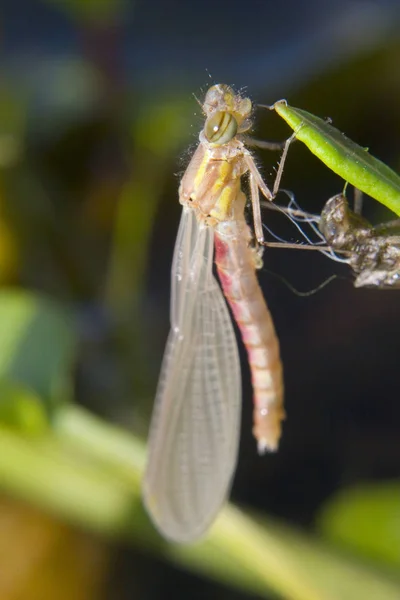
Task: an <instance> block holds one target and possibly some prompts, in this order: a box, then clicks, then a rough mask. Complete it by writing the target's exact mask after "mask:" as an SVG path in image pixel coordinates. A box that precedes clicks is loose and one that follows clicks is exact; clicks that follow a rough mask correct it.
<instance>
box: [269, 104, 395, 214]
mask: <svg viewBox="0 0 400 600" xmlns="http://www.w3.org/2000/svg"><path fill="white" fill-rule="evenodd" d="M274 108H275V110H276V112H277V113H278V114H279V115H280V116H281V117H282V118H283V119H284V120H285V121H286V123H287V124H288V125H289V126H290V127H291V128H292V129H293V130H294V132H295V135H296V138H297V139H298V140H300V141H302V142H303V143H304V144H305V145H306V146H307V147H308V149H309V150H311V152H312V153H313V154H315V156H317V157H318V158H319V159H320V160H321V161H322V162H323V163H324V164H325V165H326V166H327V167H329V169H331V170H332V171H333V172H334V173H336V174H337V175H339V176H340V177H342V178H343V179H344V180H345V181H347V182H348V183H351V184H352V185H354V187H356V188H358V189H359V190H361V191H362V192H364V193H365V194H368V195H369V196H371V198H375V200H378V201H379V202H381V203H382V204H384V205H385V206H387V207H388V208H390V209H391V210H393V211H394V212H395V213H396V214H397V215H398V216H400V176H399V175H398V174H397V173H395V172H394V171H392V169H390V168H389V167H388V166H387V165H385V164H384V163H383V162H382V161H380V160H378V159H377V158H375V157H374V156H372V155H371V154H369V152H368V150H367V149H365V148H362V147H361V146H359V145H358V144H356V143H355V142H353V141H352V140H350V139H349V138H348V137H346V136H345V135H344V134H343V133H341V132H340V131H339V130H338V129H336V128H335V127H332V125H330V123H328V122H327V121H324V120H323V119H320V118H319V117H316V116H315V115H313V114H311V113H309V112H307V111H305V110H302V109H300V108H295V107H293V106H289V105H288V104H287V103H286V102H285V101H283V100H281V101H279V102H276V103H275V105H274Z"/></svg>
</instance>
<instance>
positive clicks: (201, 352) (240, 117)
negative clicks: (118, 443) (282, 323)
mask: <svg viewBox="0 0 400 600" xmlns="http://www.w3.org/2000/svg"><path fill="white" fill-rule="evenodd" d="M203 112H204V114H205V116H206V121H205V125H204V128H203V130H202V131H201V133H200V138H199V139H200V143H199V145H198V147H197V150H196V151H195V153H194V155H193V157H192V160H191V161H190V164H189V166H188V168H187V170H186V172H185V174H184V176H183V179H182V181H181V185H180V188H179V200H180V202H181V204H182V205H183V209H182V217H181V223H180V226H179V232H178V237H177V240H176V246H175V252H174V258H173V264H172V273H171V287H172V289H171V314H170V319H171V331H170V334H169V338H168V343H167V347H166V351H165V355H164V360H163V364H162V369H161V375H160V380H159V384H158V389H157V397H156V404H155V409H154V414H153V418H152V423H151V430H150V441H149V456H148V463H147V468H146V472H145V477H144V484H143V497H144V502H145V505H146V507H147V509H148V511H149V513H150V515H151V517H152V519H153V521H154V523H155V525H156V526H157V528H158V529H159V531H160V532H161V533H162V534H163V535H164V536H165V537H167V538H169V539H171V540H174V541H179V542H190V541H194V540H195V539H196V538H198V537H200V536H201V535H202V534H204V533H205V531H206V530H207V528H208V527H209V526H210V525H211V523H212V522H213V520H214V518H215V517H216V515H217V513H218V511H219V509H220V508H221V505H222V504H223V502H224V500H225V499H226V497H227V494H228V493H229V489H230V485H231V481H232V477H233V474H234V471H235V467H236V461H237V452H238V443H239V431H240V415H241V374H240V363H239V357H238V349H237V344H236V338H235V333H234V330H233V326H232V323H231V318H230V315H229V311H228V309H227V305H226V302H225V299H224V295H225V298H226V300H227V302H228V303H229V305H230V307H231V310H232V313H233V316H234V318H235V319H236V322H237V324H238V327H239V329H240V331H241V334H242V338H243V342H244V344H245V346H246V349H247V353H248V357H249V363H250V368H251V375H252V384H253V389H254V428H253V433H254V436H255V437H256V440H257V443H258V450H259V452H260V453H263V452H265V451H266V450H276V449H277V446H278V441H279V438H280V435H281V421H282V419H283V418H284V410H283V382H282V364H281V360H280V355H279V343H278V339H277V337H276V333H275V329H274V325H273V322H272V319H271V315H270V313H269V310H268V308H267V306H266V304H265V301H264V298H263V295H262V292H261V289H260V287H259V285H258V281H257V278H256V274H255V270H256V269H257V268H260V267H261V265H262V260H261V254H262V248H260V246H259V245H258V244H257V243H256V244H254V243H253V241H254V240H253V235H252V232H251V230H250V228H249V226H248V225H247V224H246V221H245V216H244V210H245V204H246V196H245V194H244V193H243V191H242V188H241V180H242V178H243V176H244V175H245V174H247V175H248V177H249V187H250V195H251V202H252V207H253V217H254V228H255V232H256V237H257V239H258V240H259V241H260V242H262V239H263V234H262V223H261V216H260V205H259V191H260V190H261V192H262V194H263V195H264V196H265V197H266V198H267V199H268V200H272V199H273V198H274V195H275V193H276V190H277V188H278V186H279V178H280V174H281V171H282V162H281V166H280V170H279V171H278V175H277V178H276V180H275V185H274V189H273V191H272V192H271V191H270V190H269V188H268V187H267V186H266V184H265V183H264V181H263V179H262V177H261V175H260V173H259V171H258V169H257V167H256V165H255V163H254V160H253V158H252V155H251V153H250V151H249V150H248V149H247V148H246V146H245V143H244V142H245V138H244V136H243V134H245V132H247V131H248V130H249V129H250V127H251V125H252V122H251V113H252V104H251V101H250V100H249V99H248V98H245V97H243V96H242V95H240V94H235V93H234V92H233V90H232V89H231V88H230V87H228V86H226V85H215V86H213V87H211V88H210V89H209V90H208V92H207V95H206V97H205V101H204V104H203ZM214 246H215V264H216V267H217V271H218V275H219V279H220V283H221V287H222V290H223V294H224V295H223V294H222V291H221V288H220V287H219V285H218V283H217V281H216V279H215V277H214V275H213V259H214Z"/></svg>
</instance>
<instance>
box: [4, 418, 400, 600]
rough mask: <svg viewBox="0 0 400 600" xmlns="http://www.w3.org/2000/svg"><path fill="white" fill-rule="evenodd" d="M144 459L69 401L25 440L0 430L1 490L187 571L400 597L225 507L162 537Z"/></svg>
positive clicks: (322, 593)
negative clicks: (170, 537)
mask: <svg viewBox="0 0 400 600" xmlns="http://www.w3.org/2000/svg"><path fill="white" fill-rule="evenodd" d="M144 459H145V452H144V447H143V445H142V444H141V443H140V442H139V441H138V440H136V439H135V438H134V437H132V436H131V435H129V434H127V433H126V432H124V431H122V430H120V429H118V428H116V427H113V426H110V425H108V424H106V423H104V422H102V421H101V420H99V419H97V418H95V417H93V416H92V415H91V414H90V413H88V412H86V411H84V410H81V409H80V408H78V407H76V406H69V407H68V406H67V407H63V408H62V409H60V411H59V412H58V413H57V415H56V418H55V420H54V427H53V431H52V432H51V433H48V434H47V435H45V436H40V437H32V436H31V437H29V438H27V437H22V436H21V435H20V434H18V433H17V432H15V431H12V430H10V429H8V428H5V427H1V428H0V484H1V486H2V489H3V490H5V491H8V492H9V493H10V494H12V495H15V496H17V497H19V498H23V499H26V500H29V501H30V502H33V503H34V504H36V505H38V506H40V507H42V508H45V509H47V510H50V511H52V512H54V513H56V514H58V515H59V516H61V517H63V518H65V519H67V520H69V521H71V522H73V523H77V524H80V525H81V526H84V527H86V528H90V529H92V530H94V531H97V532H98V533H100V534H102V535H106V536H109V537H116V538H127V539H129V540H130V541H131V542H132V543H135V544H139V545H140V546H141V547H147V548H148V549H152V551H155V550H157V551H158V552H159V553H162V554H163V556H164V557H165V558H166V559H168V560H172V561H174V562H177V563H178V564H180V565H183V566H185V567H187V568H188V569H191V570H195V571H199V572H203V573H204V574H205V575H206V576H209V577H210V576H211V577H213V578H216V579H218V580H220V581H224V582H226V583H227V584H229V585H235V586H238V587H241V588H243V589H246V590H248V591H250V592H254V593H257V594H261V595H264V596H265V595H266V594H267V590H270V589H273V590H274V591H275V592H277V593H278V594H279V595H281V596H282V597H284V598H288V599H293V600H355V599H356V598H363V600H397V599H398V598H400V581H396V580H395V579H392V580H390V579H388V578H387V577H385V576H384V575H382V574H380V573H379V572H377V571H374V569H373V568H371V567H369V568H365V567H364V566H362V565H360V564H358V563H357V562H356V561H354V560H353V559H351V558H350V557H348V556H347V557H341V556H340V555H338V554H335V553H333V552H331V551H328V550H327V549H326V548H324V546H322V545H321V544H320V543H318V542H317V541H315V540H312V539H310V538H309V537H307V536H305V535H303V534H300V533H299V532H296V531H294V530H292V529H289V528H286V527H283V526H281V525H278V524H276V523H274V522H273V521H271V520H268V521H264V519H263V522H262V523H260V521H259V520H254V519H252V518H250V517H249V516H247V515H245V514H244V513H243V512H241V511H240V510H238V509H236V508H234V507H233V506H231V505H228V506H226V507H225V508H224V510H223V511H221V515H220V517H219V518H218V519H217V521H216V523H215V525H214V527H213V528H212V529H211V531H210V533H209V535H208V536H207V538H206V539H205V540H204V541H203V542H200V543H198V544H195V545H192V546H180V545H173V544H168V543H166V542H164V541H163V540H162V539H161V538H160V537H159V536H158V535H157V534H156V532H155V531H154V530H153V528H152V527H151V525H150V524H149V522H148V520H147V518H146V516H145V514H144V512H143V509H142V507H141V501H140V479H141V474H142V471H143V465H144Z"/></svg>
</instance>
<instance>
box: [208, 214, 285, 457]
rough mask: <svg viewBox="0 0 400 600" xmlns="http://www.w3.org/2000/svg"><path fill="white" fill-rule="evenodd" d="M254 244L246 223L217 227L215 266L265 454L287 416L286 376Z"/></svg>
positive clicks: (272, 447) (273, 447) (274, 445)
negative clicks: (245, 361)
mask: <svg viewBox="0 0 400 600" xmlns="http://www.w3.org/2000/svg"><path fill="white" fill-rule="evenodd" d="M249 240H250V231H249V228H248V226H247V225H246V223H245V222H244V221H239V222H238V221H235V222H232V221H228V222H227V221H225V222H224V223H220V224H218V225H217V226H216V228H215V263H216V266H217V271H218V275H219V279H220V282H221V286H222V289H223V292H224V295H225V297H226V299H227V301H228V303H229V305H230V307H231V309H232V312H233V315H234V318H235V320H236V322H237V324H238V327H239V329H240V332H241V334H242V339H243V343H244V345H245V347H246V350H247V354H248V358H249V364H250V369H251V378H252V384H253V391H254V427H253V434H254V436H255V438H256V440H257V443H258V451H259V452H260V453H263V452H265V451H266V450H276V449H277V447H278V442H279V438H280V435H281V421H282V420H283V419H284V417H285V412H284V409H283V377H282V363H281V359H280V353H279V342H278V338H277V336H276V333H275V328H274V324H273V322H272V318H271V314H270V312H269V310H268V308H267V305H266V303H265V300H264V296H263V294H262V292H261V289H260V286H259V284H258V280H257V276H256V273H255V267H256V253H255V251H254V250H253V249H251V248H250V247H249Z"/></svg>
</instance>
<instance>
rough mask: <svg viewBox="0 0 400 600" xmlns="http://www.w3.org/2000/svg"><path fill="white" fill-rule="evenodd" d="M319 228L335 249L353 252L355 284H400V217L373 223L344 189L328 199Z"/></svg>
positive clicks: (393, 286)
mask: <svg viewBox="0 0 400 600" xmlns="http://www.w3.org/2000/svg"><path fill="white" fill-rule="evenodd" d="M319 230H320V232H321V233H322V235H323V236H324V238H325V240H326V242H327V244H329V246H330V247H331V248H332V249H333V250H335V251H339V252H344V253H347V254H348V255H349V258H348V260H347V262H348V264H349V265H350V266H351V268H352V269H353V271H354V273H355V274H356V279H355V281H354V285H355V287H375V288H380V289H384V288H391V289H396V288H397V289H399V288H400V219H395V220H394V221H389V222H388V223H383V224H381V225H376V226H373V225H371V224H370V223H369V222H368V221H367V220H366V219H364V218H363V217H362V216H361V215H360V214H357V213H356V212H353V211H352V210H351V209H350V207H349V203H348V200H347V198H346V196H345V194H344V193H340V194H337V195H336V196H333V197H332V198H330V199H329V200H328V201H327V202H326V204H325V206H324V208H323V210H322V212H321V217H320V219H319Z"/></svg>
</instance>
